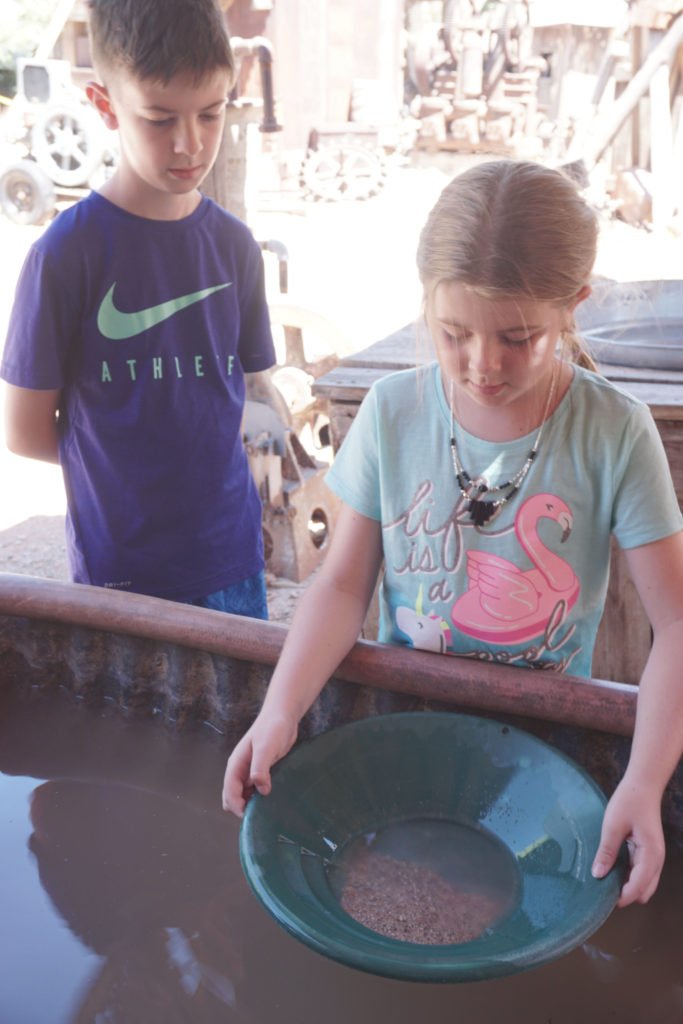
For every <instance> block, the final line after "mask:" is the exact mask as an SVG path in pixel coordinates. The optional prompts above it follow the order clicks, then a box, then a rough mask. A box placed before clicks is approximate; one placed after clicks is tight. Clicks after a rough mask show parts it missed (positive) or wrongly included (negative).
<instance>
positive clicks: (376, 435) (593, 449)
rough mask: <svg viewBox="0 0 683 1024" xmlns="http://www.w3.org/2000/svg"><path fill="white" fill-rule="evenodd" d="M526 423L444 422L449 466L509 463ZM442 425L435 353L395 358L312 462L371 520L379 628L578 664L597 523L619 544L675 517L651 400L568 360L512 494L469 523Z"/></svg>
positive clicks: (471, 469) (445, 415) (498, 477)
mask: <svg viewBox="0 0 683 1024" xmlns="http://www.w3.org/2000/svg"><path fill="white" fill-rule="evenodd" d="M535 434H536V431H534V432H533V433H531V434H529V435H527V436H526V437H521V438H518V439H516V440H514V441H511V442H507V443H501V442H491V441H483V440H481V439H480V438H477V437H474V436H473V435H472V434H469V433H467V432H466V431H463V430H461V429H460V428H459V427H458V426H457V424H456V442H457V445H458V450H459V452H460V456H461V460H462V462H463V465H464V466H465V468H466V469H467V471H468V473H469V474H470V476H472V477H473V478H474V477H475V476H477V475H479V474H483V475H484V476H485V477H486V479H487V481H488V483H489V485H490V486H492V487H495V485H496V484H499V483H503V482H504V481H506V480H509V479H510V477H512V476H514V474H515V473H516V472H517V471H518V470H519V469H520V467H521V466H522V465H523V464H524V462H525V460H526V457H527V455H528V453H529V450H530V449H531V447H532V444H533V442H534V439H535ZM449 439H450V414H449V410H448V404H447V402H446V399H445V396H444V392H443V388H442V385H441V375H440V371H439V367H438V364H437V363H433V364H430V365H429V366H427V367H424V368H420V369H416V370H407V371H401V372H399V373H395V374H391V375H390V376H388V377H385V378H384V379H382V380H380V381H379V382H378V383H376V384H375V385H374V386H373V387H372V388H371V390H370V391H369V392H368V394H367V396H366V398H365V400H364V401H363V403H362V405H361V408H360V409H359V411H358V415H357V416H356V419H355V421H354V423H353V425H352V427H351V430H350V431H349V434H348V435H347V437H346V439H345V441H344V443H343V445H342V447H341V449H340V451H339V452H338V453H337V456H336V458H335V461H334V463H333V465H332V468H331V469H330V471H329V473H328V474H327V478H326V479H327V482H328V484H329V486H330V487H331V488H332V490H333V491H334V492H335V493H336V494H337V495H338V496H339V497H340V498H341V499H342V500H343V501H344V502H346V503H347V504H348V505H350V506H352V507H353V508H354V509H356V511H358V512H360V513H361V514H362V515H365V516H368V517H369V518H371V519H376V520H378V521H379V522H380V523H381V524H382V543H383V547H384V578H383V582H382V587H381V591H380V626H379V639H380V640H381V641H382V642H384V643H392V644H403V645H407V646H413V647H416V648H420V649H423V650H431V651H441V652H443V653H447V652H452V653H456V654H459V655H464V656H469V657H473V658H483V659H490V660H494V661H498V662H502V663H506V664H515V665H525V666H529V667H541V666H542V667H545V668H548V667H551V668H554V669H555V670H557V671H564V672H571V673H573V674H576V675H583V676H590V674H591V659H592V654H593V647H594V644H595V636H596V633H597V629H598V625H599V623H600V618H601V616H602V612H603V607H604V603H605V595H606V591H607V584H608V577H609V561H610V537H611V535H612V534H614V536H615V537H616V540H617V542H618V543H619V545H620V546H621V547H622V548H634V547H639V546H640V545H642V544H648V543H650V542H651V541H655V540H660V539H661V538H663V537H667V536H670V535H671V534H673V533H676V532H677V531H678V530H680V529H681V528H682V527H683V517H682V516H681V511H680V508H679V505H678V501H677V499H676V494H675V491H674V487H673V483H672V480H671V474H670V471H669V467H668V463H667V458H666V454H665V452H664V448H663V445H662V442H661V439H660V437H659V433H658V431H657V427H656V425H655V423H654V420H653V418H652V415H651V413H650V410H649V409H648V407H647V406H646V405H644V404H643V403H642V402H639V401H638V400H637V399H635V398H633V397H632V396H630V395H628V394H626V393H625V392H624V391H622V390H620V389H619V388H618V387H616V386H614V385H613V384H611V383H610V382H609V381H607V380H605V379H604V378H602V377H600V376H599V375H597V374H594V373H591V372H589V371H588V370H584V369H582V368H579V367H574V377H573V380H572V383H571V385H570V387H569V389H568V391H567V393H566V395H565V396H564V398H563V399H562V401H561V402H560V404H559V406H558V407H557V409H556V410H555V412H554V413H553V415H552V416H551V417H550V419H549V420H548V422H547V423H546V426H545V429H544V431H543V436H542V439H541V444H540V447H539V450H538V455H537V457H536V459H535V460H534V462H533V463H532V465H531V468H530V470H529V472H528V474H527V476H526V478H525V480H524V482H523V484H522V486H521V488H520V491H519V493H518V494H516V495H515V496H514V498H513V499H512V500H510V501H509V502H508V503H507V504H505V506H504V507H503V509H502V511H501V512H500V514H499V515H498V516H497V517H496V519H495V520H494V521H493V522H492V523H490V524H488V525H485V526H483V527H476V526H474V525H473V524H472V522H471V521H470V519H469V516H468V514H467V509H466V502H465V500H464V499H463V498H462V495H461V494H460V490H459V488H458V485H457V482H456V480H455V475H454V471H453V463H452V458H451V450H450V443H449Z"/></svg>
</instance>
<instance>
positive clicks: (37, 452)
mask: <svg viewBox="0 0 683 1024" xmlns="http://www.w3.org/2000/svg"><path fill="white" fill-rule="evenodd" d="M59 396H60V391H59V390H54V391H35V390H33V389H32V388H19V387H16V386H15V385H14V384H6V385H5V437H6V439H7V447H8V448H9V450H10V451H11V452H14V454H15V455H23V456H24V457H25V458H27V459H41V460H42V461H43V462H59V441H58V435H57V408H58V406H59Z"/></svg>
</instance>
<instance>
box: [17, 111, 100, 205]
mask: <svg viewBox="0 0 683 1024" xmlns="http://www.w3.org/2000/svg"><path fill="white" fill-rule="evenodd" d="M31 149H32V153H33V157H34V159H35V160H36V163H37V164H38V166H39V167H40V168H41V170H43V171H44V172H45V174H47V175H48V177H49V178H51V179H52V181H54V182H55V183H56V184H57V185H63V186H64V187H65V188H74V187H77V186H79V185H87V183H88V179H89V178H90V176H91V174H92V173H93V172H94V171H95V169H96V168H97V167H98V166H99V164H100V162H101V160H102V158H103V155H104V146H103V141H102V128H101V127H100V123H99V121H98V120H97V114H95V112H94V111H93V110H91V109H90V108H89V107H86V106H85V105H84V104H77V103H73V104H71V103H68V104H67V103H65V104H58V105H55V106H51V107H48V108H47V109H46V110H45V112H44V113H43V115H42V116H41V117H40V118H39V119H38V120H37V121H36V124H35V126H34V128H33V134H32V138H31Z"/></svg>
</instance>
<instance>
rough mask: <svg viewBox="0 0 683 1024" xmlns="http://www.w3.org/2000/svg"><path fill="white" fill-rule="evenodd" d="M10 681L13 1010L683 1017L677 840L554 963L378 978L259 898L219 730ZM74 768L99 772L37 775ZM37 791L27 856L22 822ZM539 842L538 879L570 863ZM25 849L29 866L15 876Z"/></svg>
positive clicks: (0, 809)
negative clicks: (287, 926)
mask: <svg viewBox="0 0 683 1024" xmlns="http://www.w3.org/2000/svg"><path fill="white" fill-rule="evenodd" d="M2 690H3V687H2V686H1V685H0V770H2V771H3V772H4V773H6V774H4V775H3V776H2V782H3V787H2V792H3V799H2V801H0V879H2V880H3V884H4V889H3V890H2V893H3V894H6V893H7V892H8V885H10V884H11V885H14V886H15V888H19V887H21V889H22V890H25V891H20V892H14V893H13V894H12V899H11V900H8V899H5V902H4V903H3V904H2V906H1V907H0V955H2V951H3V950H4V954H5V958H6V959H5V961H3V962H2V963H1V964H0V966H2V967H4V968H5V970H4V978H5V979H6V980H5V981H4V983H3V984H0V1021H1V1022H2V1024H19V1022H21V1024H181V1022H182V1024H214V1022H216V1024H219V1022H220V1024H320V1022H321V1021H323V1022H324V1024H349V1022H350V1021H354V1024H378V1022H383V1021H385V1020H386V1021H391V1024H415V1022H416V1021H419V1022H422V1021H424V1022H425V1024H442V1022H444V1024H445V1022H449V1024H450V1022H454V1021H462V1022H464V1024H498V1022H506V1024H507V1022H508V1021H509V1022H514V1024H516V1022H517V1021H520V1022H521V1021H523V1022H524V1024H548V1021H552V1024H577V1022H582V1021H585V1022H586V1024H594V1022H596V1024H597V1022H599V1024H602V1022H603V1021H612V1020H614V1021H618V1022H619V1024H681V1022H682V1021H683V970H682V968H681V964H683V928H681V922H680V918H681V914H680V906H681V902H682V901H683V856H682V855H681V852H680V851H679V850H677V849H676V847H675V846H674V845H673V843H671V842H670V844H669V852H668V857H667V864H666V866H665V871H664V876H663V880H662V885H661V887H660V890H659V891H658V892H657V894H656V895H655V897H654V899H653V901H652V902H651V903H650V904H648V905H647V906H645V907H642V906H635V907H629V908H627V909H626V910H620V911H615V913H613V914H612V915H611V917H610V918H609V919H608V921H607V922H606V923H605V924H604V925H603V926H602V927H601V928H600V930H599V931H598V932H597V933H596V934H595V935H593V936H592V937H591V938H590V940H589V941H588V942H586V943H585V944H584V945H583V947H581V948H580V949H576V950H574V951H573V952H572V953H570V954H569V955H567V956H565V957H562V958H560V959H559V960H557V961H555V962H553V963H550V964H547V965H546V966H544V967H540V968H537V969H535V970H530V971H525V972H523V973H521V974H518V975H512V976H510V977H506V978H500V979H498V980H496V981H494V982H490V983H489V982H475V983H471V984H468V983H460V984H458V985H441V984H425V983H417V982H414V983H413V982H401V981H394V980H391V979H386V978H379V977H375V976H373V975H371V974H366V973H364V972H362V971H355V970H352V969H351V968H348V967H344V966H341V965H339V964H336V963H334V962H333V961H332V960H328V959H327V958H325V957H323V956H320V955H319V954H317V953H315V952H314V951H312V950H310V949H309V948H307V947H306V946H304V945H303V944H302V943H300V942H297V941H295V940H294V939H293V938H292V937H291V936H290V935H288V934H286V933H285V931H284V930H283V929H281V928H280V927H279V926H278V925H277V924H275V922H274V921H272V920H271V918H270V917H269V916H268V915H267V914H266V912H265V911H264V910H263V909H262V907H261V906H260V904H259V903H258V901H257V900H256V898H255V897H253V896H252V895H251V893H250V892H249V890H248V888H247V885H246V882H245V880H244V877H243V875H242V872H241V869H240V866H239V857H238V849H237V833H238V825H237V822H236V820H235V819H234V818H232V817H231V816H228V815H222V813H221V812H220V810H218V809H217V808H216V809H215V810H214V807H215V806H216V804H217V798H218V789H219V785H220V779H221V777H222V772H223V769H224V766H225V750H224V749H223V747H222V745H221V744H220V743H218V742H216V743H212V742H211V739H210V738H208V737H206V736H205V735H201V734H199V735H195V736H190V735H188V734H187V732H186V731H184V730H182V731H180V732H177V733H175V734H173V735H171V736H170V737H166V736H165V734H164V732H163V729H160V723H159V722H158V721H144V722H142V723H141V724H140V725H139V726H138V725H137V724H135V723H134V722H133V721H126V722H123V721H121V720H120V718H119V717H118V716H117V715H114V716H110V717H109V718H108V719H105V718H104V717H102V716H101V715H100V714H98V713H97V712H93V711H92V710H91V709H85V708H81V709H80V710H78V709H74V706H73V701H66V702H63V707H62V708H61V709H60V707H59V706H58V705H59V701H56V702H52V701H50V702H46V701H44V700H43V697H42V696H41V697H40V699H39V700H37V701H34V700H31V701H30V702H28V703H30V707H28V706H27V708H26V714H25V715H24V713H23V711H22V708H21V702H17V701H14V700H10V699H9V694H8V693H3V692H2ZM7 690H9V687H8V688H7ZM12 775H19V776H20V778H18V779H13V778H12V777H11V776H12ZM65 776H71V777H77V778H80V779H89V780H90V781H87V782H83V781H80V782H65V781H53V782H50V783H47V784H45V785H37V784H36V783H32V782H29V781H28V777H32V779H36V778H40V779H45V778H51V779H64V778H65ZM98 779H99V780H102V779H105V780H108V781H97V780H98ZM135 780H137V782H138V785H137V786H136V785H134V784H133V783H134V781H135ZM29 785H30V786H31V788H34V789H35V795H34V797H33V799H32V806H31V814H32V819H33V820H32V827H33V836H32V837H31V839H30V845H31V848H32V849H33V850H34V852H35V861H34V860H33V858H31V860H32V863H31V864H28V862H27V860H26V837H27V831H26V830H27V828H28V823H27V821H26V820H25V819H22V814H23V813H24V812H23V810H22V808H23V807H24V806H25V803H24V794H25V792H26V791H27V787H28V786H29ZM140 786H145V787H146V788H145V789H141V788H140ZM13 789H15V791H16V794H18V797H19V798H17V799H14V800H13V799H12V790H13ZM152 790H153V791H154V792H152ZM180 794H183V797H182V799H181V798H180ZM20 819H21V820H20ZM540 838H541V840H542V837H540ZM538 839H539V837H537V836H530V837H529V840H528V841H527V843H528V847H529V848H528V850H527V857H528V858H530V859H531V861H532V864H533V866H534V867H535V868H536V871H535V872H531V873H529V877H530V878H532V879H533V880H534V884H536V883H538V884H541V882H542V879H543V874H544V871H545V870H546V869H548V868H551V869H553V868H556V867H557V866H558V860H561V853H560V851H558V850H557V849H556V848H555V847H554V846H553V845H552V844H551V843H550V844H549V843H545V844H544V843H543V842H542V841H540V842H537V840H538ZM525 849H526V846H525ZM520 852H521V851H520ZM22 858H23V860H24V861H25V862H26V863H25V867H26V870H25V871H24V873H23V874H21V872H20V871H17V872H16V873H11V869H12V867H13V866H14V865H18V864H19V863H20V862H21V861H22ZM33 863H35V865H36V866H37V868H38V871H35V870H34V869H33ZM527 868H528V865H527ZM38 874H40V878H41V880H42V883H43V885H44V887H45V890H46V891H47V892H48V893H49V897H50V900H51V901H52V903H53V905H54V907H55V908H56V910H55V912H54V916H55V917H56V915H57V913H58V914H59V916H60V918H61V919H63V920H64V921H66V922H67V923H68V926H69V928H70V929H73V931H74V932H75V933H77V934H78V935H79V936H81V940H80V941H81V942H83V943H85V944H86V946H87V947H88V948H92V949H97V950H98V951H99V954H100V957H101V959H100V960H99V962H96V961H95V956H94V955H93V954H90V953H86V952H85V946H84V947H83V949H84V952H83V961H82V962H77V961H76V958H75V957H73V956H69V957H67V956H65V955H64V951H65V947H67V946H69V947H71V946H75V945H76V943H74V940H73V939H72V937H71V934H70V933H69V931H68V929H67V928H59V929H58V928H54V929H53V928H50V927H48V926H47V925H48V924H51V923H52V919H53V914H52V908H51V907H45V906H44V905H43V904H44V901H42V900H41V899H39V898H38V897H40V896H41V894H42V889H41V886H40V883H39V881H38ZM8 876H9V877H11V879H12V881H11V883H10V882H9V881H8ZM15 878H16V881H15ZM10 904H11V905H10ZM41 913H42V916H41ZM46 915H47V917H46ZM27 917H28V918H29V921H28V922H27V921H26V918H27ZM48 918H49V921H48ZM20 936H21V937H23V938H24V941H23V945H22V946H21V948H19V949H18V950H17V942H16V940H17V938H18V937H20ZM90 944H92V945H90ZM8 951H11V952H8ZM93 964H94V972H93V973H91V974H88V972H90V971H91V970H92V969H93ZM8 965H14V969H13V970H8V969H7V966H8ZM58 973H62V974H68V975H69V979H68V981H69V984H68V986H61V988H60V983H61V981H62V978H61V977H60V978H57V977H56V974H58ZM79 985H80V986H81V988H80V992H79V994H78V997H77V999H76V1004H75V1008H74V1009H73V1010H72V1011H69V1010H65V1008H64V998H62V1001H61V1002H59V995H60V994H61V995H62V997H63V993H64V989H65V988H68V993H69V998H70V999H71V996H70V993H72V992H73V991H74V989H76V988H77V986H79ZM28 986H30V987H31V992H30V996H31V999H30V1000H29V999H28V997H27V991H26V990H27V987H28ZM29 1002H30V1003H31V1010H29V1009H28V1004H29ZM34 1008H35V1009H34Z"/></svg>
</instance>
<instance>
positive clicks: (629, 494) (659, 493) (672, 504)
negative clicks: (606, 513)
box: [612, 406, 683, 548]
mask: <svg viewBox="0 0 683 1024" xmlns="http://www.w3.org/2000/svg"><path fill="white" fill-rule="evenodd" d="M617 469H618V474H617V481H616V483H617V486H616V492H615V501H614V518H613V523H612V530H613V533H614V535H615V537H616V539H617V541H618V543H619V545H620V547H622V548H635V547H640V546H641V545H642V544H649V543H651V542H652V541H655V540H661V539H662V538H664V537H669V536H671V534H673V533H677V532H678V531H679V530H680V529H682V528H683V516H682V515H681V509H680V506H679V503H678V499H677V497H676V491H675V489H674V485H673V480H672V478H671V471H670V469H669V463H668V460H667V456H666V451H665V449H664V445H663V443H662V439H661V437H660V435H659V431H658V430H657V425H656V423H655V421H654V419H653V417H652V414H651V412H650V410H649V409H648V408H647V406H637V407H635V408H634V410H633V412H632V414H631V417H630V421H629V424H628V427H627V430H626V432H625V438H624V442H623V444H622V446H621V452H620V455H619V460H618V463H617Z"/></svg>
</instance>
